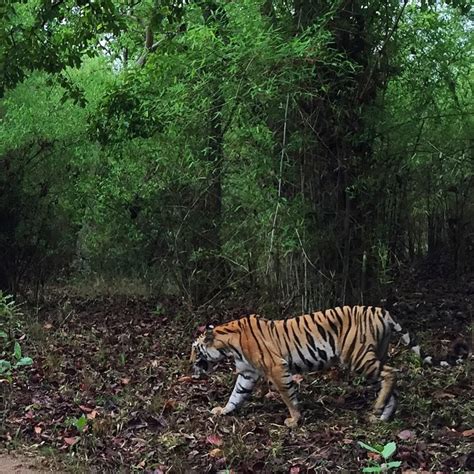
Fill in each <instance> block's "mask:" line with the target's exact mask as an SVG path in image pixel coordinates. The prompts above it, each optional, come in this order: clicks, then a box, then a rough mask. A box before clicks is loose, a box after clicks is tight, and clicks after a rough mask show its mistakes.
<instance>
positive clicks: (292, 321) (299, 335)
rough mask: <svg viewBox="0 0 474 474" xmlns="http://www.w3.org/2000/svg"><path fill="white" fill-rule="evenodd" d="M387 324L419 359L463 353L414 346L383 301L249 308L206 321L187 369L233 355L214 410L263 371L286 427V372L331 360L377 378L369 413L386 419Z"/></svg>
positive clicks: (293, 402)
mask: <svg viewBox="0 0 474 474" xmlns="http://www.w3.org/2000/svg"><path fill="white" fill-rule="evenodd" d="M393 331H395V332H396V333H398V335H399V336H401V341H402V343H403V344H404V345H405V346H407V347H409V348H410V349H411V350H412V351H413V352H414V353H415V354H416V355H417V356H418V357H419V358H420V359H421V361H422V363H423V364H431V365H455V364H457V363H459V362H462V360H463V359H464V358H466V357H467V353H468V349H466V347H465V346H463V345H462V344H461V345H460V346H459V348H458V350H457V353H456V354H455V355H454V356H451V357H450V358H448V359H447V360H446V361H439V360H438V361H435V360H434V359H433V357H431V356H425V355H423V354H422V352H421V349H420V346H419V345H418V344H417V343H416V341H415V339H414V338H413V337H412V336H411V335H410V334H409V332H404V331H403V329H402V326H401V325H400V324H399V323H398V321H397V320H396V319H395V318H394V317H393V316H391V315H390V313H389V311H387V310H386V309H384V308H381V307H373V306H343V307H335V308H332V309H327V310H324V311H317V312H314V313H312V314H304V315H301V316H298V317H294V318H287V319H280V320H268V319H265V318H262V317H260V316H258V315H256V314H252V315H250V316H245V317H242V318H240V319H237V320H233V321H230V322H227V323H225V324H221V325H219V326H217V327H213V326H210V327H208V328H207V330H206V331H205V332H204V333H203V334H201V335H200V336H198V337H197V339H196V340H195V341H194V342H193V343H192V347H191V356H190V362H191V364H192V371H193V377H195V378H200V377H201V376H202V375H203V374H204V373H206V372H208V371H209V370H210V368H211V367H212V366H213V365H214V364H215V363H216V362H218V361H220V360H221V359H223V358H225V357H233V358H234V359H235V365H236V372H237V380H236V383H235V386H234V389H233V391H232V393H231V395H230V398H229V400H228V402H227V404H226V405H225V406H224V407H215V408H214V409H213V410H211V413H212V414H213V415H216V416H217V415H227V414H229V413H232V412H234V411H235V410H236V409H238V408H239V407H240V406H241V405H242V404H243V403H244V402H245V401H246V400H247V399H248V398H249V396H250V394H251V393H252V390H253V389H254V387H255V385H256V383H257V381H258V380H259V379H260V378H261V377H263V378H265V379H267V381H269V382H270V383H271V384H272V385H273V386H274V387H275V388H276V390H277V391H278V392H279V394H280V396H281V398H282V399H283V402H284V403H285V405H286V406H287V408H288V410H289V415H290V416H289V417H288V418H286V419H285V425H286V426H288V427H289V428H294V427H296V426H297V425H298V422H299V421H300V418H301V411H300V409H299V407H298V400H297V387H296V383H295V381H294V380H293V375H294V374H295V373H302V372H307V371H312V372H313V371H314V372H317V371H322V370H323V369H327V368H329V367H331V366H333V365H334V364H336V363H338V364H341V365H342V366H344V367H346V368H348V369H349V370H350V371H351V372H355V373H357V374H360V375H362V376H365V378H366V379H367V380H368V381H369V382H372V383H379V385H380V389H379V391H378V394H377V398H376V400H375V404H374V406H373V409H372V414H371V416H370V420H371V421H375V420H379V419H380V420H382V421H387V420H389V419H390V418H391V417H392V416H393V414H394V412H395V410H396V407H397V397H396V394H395V384H396V370H395V369H394V368H392V367H391V366H389V365H387V364H386V363H385V361H386V359H387V352H388V346H389V342H390V337H391V334H392V333H393Z"/></svg>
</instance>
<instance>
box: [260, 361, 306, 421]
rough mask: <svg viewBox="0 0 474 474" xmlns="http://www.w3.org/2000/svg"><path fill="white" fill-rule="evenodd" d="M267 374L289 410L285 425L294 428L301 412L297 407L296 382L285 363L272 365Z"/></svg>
mask: <svg viewBox="0 0 474 474" xmlns="http://www.w3.org/2000/svg"><path fill="white" fill-rule="evenodd" d="M267 376H268V378H269V380H270V381H271V382H272V383H273V385H275V387H276V388H277V390H278V392H280V395H281V398H282V399H283V401H284V402H285V405H286V406H287V407H288V411H289V412H290V417H289V418H287V419H286V420H285V425H286V426H288V428H295V427H296V426H297V425H298V421H299V420H300V418H301V412H300V410H299V408H298V399H297V389H296V383H295V382H294V381H293V376H292V374H291V372H290V371H289V370H288V367H287V366H286V364H285V365H282V366H277V367H274V368H273V369H272V371H271V373H269V374H267Z"/></svg>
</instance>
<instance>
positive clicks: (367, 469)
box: [362, 466, 382, 472]
mask: <svg viewBox="0 0 474 474" xmlns="http://www.w3.org/2000/svg"><path fill="white" fill-rule="evenodd" d="M362 472H382V468H381V467H380V466H370V467H364V469H362Z"/></svg>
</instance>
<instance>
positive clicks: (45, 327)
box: [43, 323, 53, 329]
mask: <svg viewBox="0 0 474 474" xmlns="http://www.w3.org/2000/svg"><path fill="white" fill-rule="evenodd" d="M52 327H53V325H52V324H51V323H46V324H45V325H44V326H43V328H44V329H51V328H52Z"/></svg>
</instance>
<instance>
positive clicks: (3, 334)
mask: <svg viewBox="0 0 474 474" xmlns="http://www.w3.org/2000/svg"><path fill="white" fill-rule="evenodd" d="M0 337H3V339H8V334H7V333H6V332H5V331H0Z"/></svg>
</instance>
